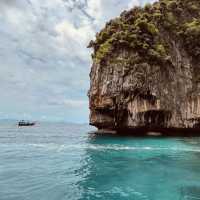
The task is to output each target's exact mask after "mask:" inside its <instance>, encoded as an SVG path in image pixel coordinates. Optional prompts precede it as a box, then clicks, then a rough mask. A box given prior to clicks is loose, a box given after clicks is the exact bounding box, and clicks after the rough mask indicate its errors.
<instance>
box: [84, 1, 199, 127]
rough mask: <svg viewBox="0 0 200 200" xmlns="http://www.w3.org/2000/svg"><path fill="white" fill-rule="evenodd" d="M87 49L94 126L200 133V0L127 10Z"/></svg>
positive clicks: (158, 3) (108, 25)
mask: <svg viewBox="0 0 200 200" xmlns="http://www.w3.org/2000/svg"><path fill="white" fill-rule="evenodd" d="M89 47H92V48H93V49H94V54H93V55H92V57H93V65H92V69H91V73H90V78H91V87H90V90H89V93H88V94H89V100H90V111H91V113H90V123H91V125H94V126H96V127H98V128H99V129H110V130H120V129H126V128H129V129H134V128H142V127H143V128H148V129H151V128H163V129H165V128H200V1H199V0H160V1H159V2H156V3H154V4H153V5H146V6H145V7H144V8H140V7H136V8H133V9H132V10H130V11H125V12H123V13H122V14H121V16H120V17H119V18H116V19H114V20H111V21H110V22H108V23H107V24H106V27H105V28H104V29H103V30H102V31H101V32H100V33H98V34H97V36H96V41H91V42H90V45H89Z"/></svg>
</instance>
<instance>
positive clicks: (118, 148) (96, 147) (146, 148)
mask: <svg viewBox="0 0 200 200" xmlns="http://www.w3.org/2000/svg"><path fill="white" fill-rule="evenodd" d="M29 145H30V146H33V147H37V148H45V149H46V150H57V151H59V152H60V151H64V150H66V149H79V150H81V149H83V150H97V151H98V150H99V151H106V150H114V151H126V150H128V151H180V152H200V148H190V147H188V148H187V147H182V148H181V147H170V148H169V147H151V146H143V147H132V146H120V145H94V144H90V145H87V144H85V145H78V144H74V145H66V144H54V143H48V144H29Z"/></svg>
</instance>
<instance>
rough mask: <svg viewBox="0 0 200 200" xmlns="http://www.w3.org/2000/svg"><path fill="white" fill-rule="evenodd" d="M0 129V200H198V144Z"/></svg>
mask: <svg viewBox="0 0 200 200" xmlns="http://www.w3.org/2000/svg"><path fill="white" fill-rule="evenodd" d="M91 130H92V128H91V127H89V126H87V125H73V124H64V123H41V124H38V125H37V126H35V127H24V128H18V127H17V126H16V124H15V123H0V200H96V199H99V200H100V199H101V200H129V199H130V200H198V199H200V139H199V138H190V139H188V138H131V137H124V138H123V137H108V136H102V137H100V136H94V135H93V134H91V133H89V132H90V131H91Z"/></svg>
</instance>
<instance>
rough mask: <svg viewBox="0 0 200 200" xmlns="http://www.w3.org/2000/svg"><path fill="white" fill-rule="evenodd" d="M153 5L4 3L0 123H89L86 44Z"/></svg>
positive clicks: (71, 0) (47, 0)
mask: <svg viewBox="0 0 200 200" xmlns="http://www.w3.org/2000/svg"><path fill="white" fill-rule="evenodd" d="M149 1H150V0H146V1H145V0H0V24H1V26H0V61H1V62H0V94H1V98H0V119H5V118H11V119H22V118H24V119H33V120H50V121H68V122H81V123H82V122H87V121H88V114H89V111H88V99H87V90H88V88H89V71H90V67H91V59H90V53H91V52H90V50H89V49H87V48H86V46H87V44H88V43H89V41H90V40H91V39H93V38H94V36H95V33H96V32H97V31H99V30H100V29H101V28H102V27H103V26H104V23H105V22H106V21H107V20H109V19H111V18H113V17H115V16H118V15H119V14H120V12H121V11H122V10H125V9H129V8H131V7H133V6H134V5H141V4H145V3H146V2H149Z"/></svg>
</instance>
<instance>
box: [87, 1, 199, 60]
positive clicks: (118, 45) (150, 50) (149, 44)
mask: <svg viewBox="0 0 200 200" xmlns="http://www.w3.org/2000/svg"><path fill="white" fill-rule="evenodd" d="M167 37H171V38H173V39H174V41H180V43H181V44H183V48H184V49H185V51H186V52H187V53H188V54H189V55H194V56H195V57H196V59H197V60H198V61H199V60H200V39H199V38H200V1H199V0H160V1H159V2H156V3H154V4H152V5H150V4H147V5H146V6H145V7H144V8H141V7H135V8H133V9H132V10H130V11H124V12H123V13H122V14H121V15H120V17H119V18H116V19H114V20H111V21H110V22H108V23H107V24H106V26H105V28H104V29H103V30H102V31H101V32H100V33H98V34H97V35H96V41H91V42H90V45H89V47H93V48H94V55H93V58H94V59H95V62H99V63H101V62H103V61H106V60H107V58H108V57H112V54H113V52H115V51H116V50H119V49H128V50H129V51H133V52H137V56H138V58H135V61H137V62H138V60H143V61H147V62H149V63H153V64H163V63H166V62H169V61H170V59H171V58H170V54H169V52H170V45H171V44H169V43H168V42H167V39H166V38H167ZM124 62H125V61H124ZM132 62H133V61H132Z"/></svg>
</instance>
